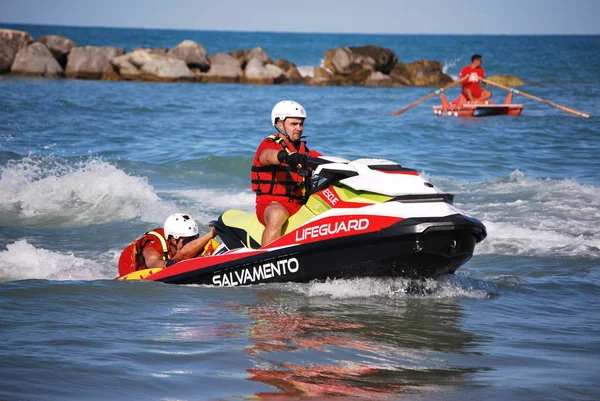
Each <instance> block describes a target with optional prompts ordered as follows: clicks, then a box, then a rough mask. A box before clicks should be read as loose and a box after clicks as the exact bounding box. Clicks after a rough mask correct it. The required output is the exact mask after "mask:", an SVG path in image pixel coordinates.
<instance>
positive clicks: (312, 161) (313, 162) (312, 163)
mask: <svg viewBox="0 0 600 401" xmlns="http://www.w3.org/2000/svg"><path fill="white" fill-rule="evenodd" d="M330 163H332V162H331V161H330V160H327V159H322V158H320V157H307V158H306V162H305V163H304V167H306V168H307V169H310V170H315V169H316V168H317V167H319V166H321V165H323V164H330Z"/></svg>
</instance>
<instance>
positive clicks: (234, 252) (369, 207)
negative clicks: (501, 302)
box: [119, 157, 487, 287]
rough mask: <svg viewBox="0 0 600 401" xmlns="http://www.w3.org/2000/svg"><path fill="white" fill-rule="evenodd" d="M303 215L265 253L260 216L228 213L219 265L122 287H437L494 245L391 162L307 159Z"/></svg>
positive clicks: (191, 263) (148, 274) (202, 263)
mask: <svg viewBox="0 0 600 401" xmlns="http://www.w3.org/2000/svg"><path fill="white" fill-rule="evenodd" d="M307 167H308V168H311V169H312V170H313V172H314V175H313V182H312V184H313V185H312V189H311V191H310V194H309V196H308V198H307V201H306V203H305V205H303V206H302V208H301V209H300V211H299V212H298V213H296V214H294V215H293V216H291V217H290V218H289V220H288V222H287V223H286V224H285V225H284V227H283V230H282V231H283V235H282V236H281V237H280V238H278V239H277V240H275V241H273V242H272V243H269V244H265V245H264V246H261V243H260V241H261V237H262V233H263V231H264V226H263V225H262V224H261V223H260V222H259V221H258V219H257V217H256V214H254V213H248V212H244V211H241V210H228V211H226V212H225V213H223V214H222V215H221V216H219V218H218V219H217V220H215V221H212V222H211V224H212V225H213V226H214V227H215V230H216V232H217V235H218V237H219V239H220V240H221V243H220V244H211V246H216V250H215V251H214V253H213V254H212V255H211V256H205V257H199V258H193V259H189V260H185V261H181V262H178V263H176V264H174V265H171V266H169V267H166V268H162V269H161V268H159V269H147V270H141V271H137V272H133V273H130V274H128V275H127V276H123V277H119V279H125V280H131V279H141V280H154V281H161V282H165V283H172V284H206V285H211V286H218V287H230V286H239V285H251V284H260V283H273V282H284V281H291V282H311V281H314V280H317V281H319V280H327V279H339V278H355V277H406V278H434V277H437V276H440V275H443V274H451V273H454V272H455V271H456V270H457V269H458V268H459V267H460V266H462V265H464V264H465V263H466V262H467V261H468V260H469V259H470V258H471V257H472V255H473V251H474V248H475V245H476V244H477V243H479V242H481V241H482V240H483V239H484V238H485V237H486V235H487V233H486V229H485V226H484V225H483V224H482V223H481V222H480V221H479V220H477V219H476V218H474V217H471V216H469V215H467V214H466V213H464V212H462V211H461V210H459V209H458V208H456V207H455V206H454V205H453V199H454V195H452V194H449V193H445V192H443V191H442V190H440V189H439V188H437V187H436V186H435V185H433V184H432V183H430V182H429V181H428V180H426V179H424V178H423V177H421V176H420V175H419V173H418V172H417V171H415V170H413V169H410V168H406V167H403V166H401V165H400V164H398V163H395V162H393V161H389V160H380V159H358V160H354V161H349V160H346V159H342V158H337V157H321V158H309V160H308V161H307Z"/></svg>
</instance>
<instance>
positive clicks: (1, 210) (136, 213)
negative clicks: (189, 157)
mask: <svg viewBox="0 0 600 401" xmlns="http://www.w3.org/2000/svg"><path fill="white" fill-rule="evenodd" d="M0 188H1V190H0V223H1V224H5V225H20V226H29V227H31V226H58V227H65V226H82V225H88V224H99V223H107V222H114V221H120V220H129V219H134V218H138V219H142V220H143V221H148V222H158V221H161V220H162V219H163V218H164V216H165V215H168V214H169V213H171V212H173V211H175V206H174V205H171V204H169V203H168V202H164V201H162V200H161V199H160V198H159V197H158V195H157V194H156V192H155V191H154V188H153V187H152V186H151V185H150V184H148V180H147V179H146V178H143V177H135V176H131V175H128V174H127V173H125V172H124V171H122V170H119V169H118V168H116V167H115V166H113V165H112V164H110V163H108V162H105V161H103V160H101V159H95V158H90V159H86V160H83V161H80V162H74V163H65V162H64V161H63V160H59V159H56V158H54V157H34V156H30V157H26V158H23V159H21V160H18V161H11V162H9V163H8V164H7V165H6V166H5V167H2V168H0ZM157 216H158V217H157ZM157 219H158V220H157Z"/></svg>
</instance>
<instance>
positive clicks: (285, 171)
mask: <svg viewBox="0 0 600 401" xmlns="http://www.w3.org/2000/svg"><path fill="white" fill-rule="evenodd" d="M305 119H306V110H305V109H304V107H302V106H301V105H300V104H298V103H296V102H294V101H291V100H283V101H281V102H279V103H277V104H276V105H275V107H273V110H272V111H271V124H272V125H273V126H274V127H275V129H276V130H277V133H276V134H273V135H270V136H268V137H267V138H265V139H264V140H263V141H262V142H261V143H260V145H259V146H258V149H257V150H256V154H255V156H254V160H253V162H252V171H251V173H250V177H251V179H252V190H253V191H254V192H255V193H256V216H257V217H258V221H260V222H261V223H262V224H263V225H264V226H265V231H264V232H263V236H262V240H261V245H262V246H265V245H267V244H269V243H270V242H272V241H274V240H276V239H277V238H279V237H280V236H281V228H282V227H283V225H284V224H285V222H286V221H287V219H288V218H289V217H290V216H292V215H294V214H295V213H296V212H298V210H300V207H302V205H303V204H304V203H305V202H306V199H307V197H308V195H309V194H308V191H309V189H310V184H311V172H310V171H308V170H306V169H305V168H304V166H305V162H306V158H307V157H308V156H310V157H318V156H321V153H319V152H316V151H314V150H308V148H307V146H306V142H305V141H302V140H301V139H302V133H303V131H304V120H305Z"/></svg>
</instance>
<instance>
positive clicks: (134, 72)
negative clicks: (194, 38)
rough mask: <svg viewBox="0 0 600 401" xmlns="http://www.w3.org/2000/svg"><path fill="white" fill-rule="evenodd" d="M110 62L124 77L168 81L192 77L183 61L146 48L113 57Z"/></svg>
mask: <svg viewBox="0 0 600 401" xmlns="http://www.w3.org/2000/svg"><path fill="white" fill-rule="evenodd" d="M111 63H112V65H113V67H114V68H115V70H116V71H117V72H118V73H119V75H120V76H121V77H122V78H124V79H137V80H147V81H165V82H170V81H181V80H191V79H193V78H194V74H193V73H192V71H191V70H190V69H189V68H188V66H187V64H186V63H185V61H183V60H181V59H179V58H175V57H171V56H168V55H164V54H157V53H152V52H149V51H146V50H136V51H134V52H131V53H127V54H125V55H123V56H119V57H115V58H114V59H112V60H111Z"/></svg>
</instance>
